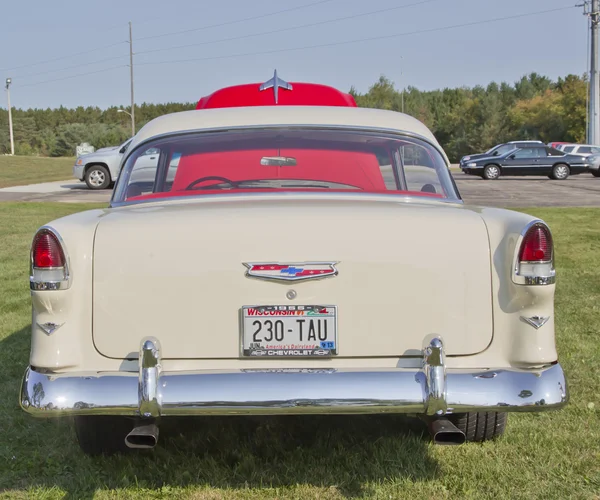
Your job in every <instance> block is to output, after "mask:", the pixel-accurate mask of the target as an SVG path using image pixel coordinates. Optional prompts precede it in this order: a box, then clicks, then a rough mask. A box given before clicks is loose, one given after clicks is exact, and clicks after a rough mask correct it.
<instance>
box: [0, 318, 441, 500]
mask: <svg viewBox="0 0 600 500" xmlns="http://www.w3.org/2000/svg"><path fill="white" fill-rule="evenodd" d="M28 354H29V329H28V328H26V329H23V330H20V331H18V332H15V333H14V334H12V335H10V336H8V337H7V338H5V339H4V340H3V341H2V342H0V376H1V377H2V380H3V382H4V383H3V384H2V386H1V388H0V415H3V416H4V418H3V423H2V424H1V425H2V426H5V431H6V432H4V433H2V434H3V436H5V438H3V439H2V440H0V459H1V457H2V456H3V457H5V458H6V462H5V463H7V464H8V467H7V468H6V469H5V470H4V471H3V472H2V473H1V474H0V492H14V491H21V492H23V491H26V492H29V493H30V494H35V492H37V491H38V490H40V489H41V490H48V489H51V488H53V489H54V491H56V490H57V489H58V490H60V491H62V492H64V494H65V495H66V497H65V498H73V499H74V498H77V499H81V498H84V499H85V498H93V497H94V495H95V493H96V492H98V491H105V490H110V489H116V490H124V489H127V490H136V489H138V488H144V489H146V490H145V491H147V492H150V491H152V490H158V491H160V492H168V491H170V488H177V487H183V488H189V487H192V488H193V487H199V488H217V489H248V488H262V487H270V488H277V487H281V488H284V487H296V486H303V485H306V486H313V487H317V488H324V489H327V488H332V487H333V488H335V489H336V490H337V492H339V493H341V494H342V495H343V496H345V497H349V498H352V497H357V496H364V495H369V494H371V493H373V491H374V490H373V489H374V488H376V486H377V484H380V483H384V482H390V481H402V480H409V481H415V482H416V481H427V480H429V479H432V478H434V477H436V476H437V475H438V465H437V462H436V461H435V460H434V459H433V458H431V456H430V455H429V452H428V450H429V447H430V444H429V438H428V435H427V429H426V427H425V425H424V424H423V423H422V422H421V421H419V420H417V419H410V418H404V417H402V416H397V415H348V416H338V415H307V416H273V417H238V416H235V417H232V416H229V417H212V416H211V417H202V418H177V419H175V418H172V419H164V420H163V421H162V422H161V424H160V437H159V444H158V446H157V447H156V448H154V449H153V450H148V451H135V452H131V453H126V454H123V455H114V456H109V457H88V456H85V455H84V454H83V453H82V452H81V451H80V450H79V447H78V445H77V442H76V439H75V433H74V431H73V429H72V425H71V422H70V421H69V419H48V420H47V419H34V418H33V417H31V416H29V415H27V414H25V412H23V411H22V410H21V409H20V408H19V407H18V390H19V386H20V383H21V378H22V374H23V371H24V369H25V367H26V363H27V359H28ZM256 390H257V391H261V390H265V391H266V390H268V388H260V387H257V388H256Z"/></svg>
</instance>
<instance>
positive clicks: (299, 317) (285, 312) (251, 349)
mask: <svg viewBox="0 0 600 500" xmlns="http://www.w3.org/2000/svg"><path fill="white" fill-rule="evenodd" d="M335 354H337V308H336V307H335V306H318V305H309V306H244V307H242V355H243V356H251V357H263V358H267V357H269V358H281V357H288V358H289V357H292V358H295V357H327V356H333V355H335Z"/></svg>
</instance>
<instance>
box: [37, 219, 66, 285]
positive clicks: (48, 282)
mask: <svg viewBox="0 0 600 500" xmlns="http://www.w3.org/2000/svg"><path fill="white" fill-rule="evenodd" d="M40 231H48V232H50V233H52V234H53V235H54V236H55V237H56V239H57V240H58V243H59V244H60V246H61V248H62V251H63V253H64V254H65V279H64V280H60V281H35V280H34V278H33V268H34V265H33V242H34V241H35V237H36V236H37V235H38V233H39V232H40ZM48 269H49V270H51V269H57V268H55V267H54V268H48ZM70 270H71V259H70V257H69V252H68V251H67V246H66V245H65V242H64V240H63V239H62V237H61V235H60V234H59V233H58V231H56V230H55V229H54V228H53V227H51V226H42V227H40V228H38V230H37V231H36V232H35V234H34V235H33V238H32V240H31V245H30V249H29V288H30V289H31V290H66V289H68V288H69V287H70V286H71V271H70Z"/></svg>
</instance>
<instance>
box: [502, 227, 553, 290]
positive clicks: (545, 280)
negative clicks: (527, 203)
mask: <svg viewBox="0 0 600 500" xmlns="http://www.w3.org/2000/svg"><path fill="white" fill-rule="evenodd" d="M535 225H542V226H544V227H545V228H546V229H547V230H548V232H549V233H550V237H551V238H552V260H549V261H544V262H535V264H551V265H552V267H551V270H550V274H549V275H547V276H524V275H520V274H519V251H520V250H521V243H523V238H524V237H525V235H526V234H527V232H528V231H529V230H530V229H531V228H532V227H533V226H535ZM524 262H526V261H524ZM512 281H513V283H515V284H517V285H552V284H554V283H555V282H556V270H555V269H554V237H553V236H552V231H551V230H550V227H549V226H548V224H546V223H545V222H544V221H543V220H541V219H534V220H532V221H530V222H529V223H527V225H526V226H525V227H524V228H523V229H522V230H521V233H520V234H519V237H518V238H517V243H516V246H515V251H514V256H513V266H512Z"/></svg>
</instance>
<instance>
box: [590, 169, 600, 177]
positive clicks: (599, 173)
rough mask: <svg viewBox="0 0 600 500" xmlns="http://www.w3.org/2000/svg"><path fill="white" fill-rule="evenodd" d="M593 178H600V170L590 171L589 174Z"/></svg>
mask: <svg viewBox="0 0 600 500" xmlns="http://www.w3.org/2000/svg"><path fill="white" fill-rule="evenodd" d="M590 173H591V174H592V175H593V176H594V177H600V170H592V171H591V172H590Z"/></svg>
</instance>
